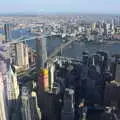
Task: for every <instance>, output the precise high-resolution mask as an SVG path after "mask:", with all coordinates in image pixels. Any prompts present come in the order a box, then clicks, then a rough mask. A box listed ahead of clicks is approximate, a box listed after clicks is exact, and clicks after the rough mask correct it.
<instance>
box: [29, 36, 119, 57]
mask: <svg viewBox="0 0 120 120" xmlns="http://www.w3.org/2000/svg"><path fill="white" fill-rule="evenodd" d="M62 41H63V40H62V39H60V38H53V39H52V38H51V39H48V40H47V52H48V56H49V55H50V54H51V53H52V52H53V51H54V50H55V49H56V48H57V47H58V46H59V45H61V44H62ZM28 45H30V47H32V48H34V49H35V40H32V41H28ZM99 50H102V51H105V52H107V53H108V55H110V56H111V55H112V54H119V51H120V43H113V44H106V43H105V44H93V43H90V44H88V43H85V42H78V41H75V42H73V43H71V44H70V45H68V46H67V47H66V48H64V49H63V50H62V56H65V57H73V58H80V57H81V55H82V52H84V51H88V52H89V53H91V54H94V53H95V52H96V51H99Z"/></svg>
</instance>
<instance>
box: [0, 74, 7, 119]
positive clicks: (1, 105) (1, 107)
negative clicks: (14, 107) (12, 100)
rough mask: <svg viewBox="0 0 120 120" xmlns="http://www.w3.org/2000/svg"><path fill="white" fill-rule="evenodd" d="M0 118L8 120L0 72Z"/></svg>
mask: <svg viewBox="0 0 120 120" xmlns="http://www.w3.org/2000/svg"><path fill="white" fill-rule="evenodd" d="M0 120H8V111H7V105H6V98H5V90H4V83H3V76H2V73H1V72H0Z"/></svg>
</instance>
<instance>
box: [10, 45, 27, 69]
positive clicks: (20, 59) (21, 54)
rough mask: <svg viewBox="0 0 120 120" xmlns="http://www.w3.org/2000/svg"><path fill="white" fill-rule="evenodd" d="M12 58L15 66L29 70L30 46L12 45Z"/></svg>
mask: <svg viewBox="0 0 120 120" xmlns="http://www.w3.org/2000/svg"><path fill="white" fill-rule="evenodd" d="M11 57H12V60H13V63H14V64H15V65H17V66H20V67H26V68H29V56H28V46H27V45H26V44H24V43H17V44H12V45H11Z"/></svg>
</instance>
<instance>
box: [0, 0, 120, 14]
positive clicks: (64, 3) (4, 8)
mask: <svg viewBox="0 0 120 120" xmlns="http://www.w3.org/2000/svg"><path fill="white" fill-rule="evenodd" d="M74 12H75V13H120V0H1V1H0V13H74Z"/></svg>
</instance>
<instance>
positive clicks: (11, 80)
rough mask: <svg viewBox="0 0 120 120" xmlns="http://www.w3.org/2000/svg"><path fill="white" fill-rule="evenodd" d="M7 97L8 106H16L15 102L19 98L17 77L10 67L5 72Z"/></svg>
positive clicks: (13, 69)
mask: <svg viewBox="0 0 120 120" xmlns="http://www.w3.org/2000/svg"><path fill="white" fill-rule="evenodd" d="M6 83H7V97H8V104H9V105H12V104H16V100H17V99H18V96H19V85H18V82H17V75H16V71H15V68H14V67H13V66H11V65H10V67H9V70H8V72H7V79H6Z"/></svg>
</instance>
